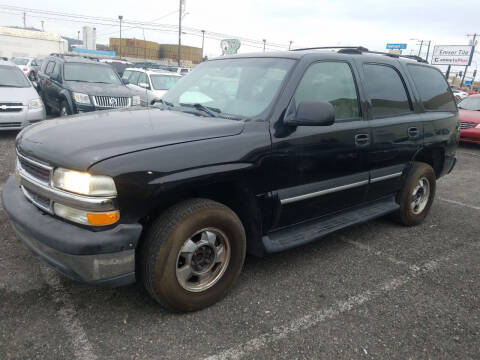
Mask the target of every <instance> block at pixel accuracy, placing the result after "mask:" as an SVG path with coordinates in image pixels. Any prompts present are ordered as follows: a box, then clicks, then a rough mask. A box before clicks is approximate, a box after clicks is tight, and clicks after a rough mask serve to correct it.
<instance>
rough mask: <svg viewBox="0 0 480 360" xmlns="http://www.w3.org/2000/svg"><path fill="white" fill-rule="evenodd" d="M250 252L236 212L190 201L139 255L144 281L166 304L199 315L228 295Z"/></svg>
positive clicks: (154, 229)
mask: <svg viewBox="0 0 480 360" xmlns="http://www.w3.org/2000/svg"><path fill="white" fill-rule="evenodd" d="M245 253H246V239H245V230H244V228H243V225H242V223H241V221H240V219H239V218H238V217H237V215H236V214H235V213H234V212H233V211H232V210H231V209H229V208H228V207H226V206H224V205H222V204H220V203H217V202H215V201H212V200H207V199H191V200H186V201H183V202H181V203H178V204H176V205H174V206H173V207H171V208H170V209H168V210H167V211H165V212H164V213H163V214H162V215H160V216H159V217H158V218H157V219H156V220H155V221H154V222H153V223H152V225H151V226H150V228H149V229H148V230H147V233H146V236H145V238H144V241H143V242H142V244H141V247H140V252H139V261H140V263H139V272H140V277H141V279H142V282H143V285H144V287H145V288H146V290H147V291H148V292H149V294H150V295H151V296H152V297H153V298H154V299H155V300H156V301H157V302H159V303H160V304H162V305H163V306H165V307H167V308H169V309H171V310H175V311H196V310H200V309H203V308H205V307H207V306H209V305H212V304H213V303H215V302H217V301H219V300H220V299H221V298H222V297H223V296H224V295H225V294H226V293H227V291H228V290H229V289H230V288H231V286H232V285H233V284H234V283H235V281H236V280H237V278H238V276H239V275H240V272H241V270H242V267H243V262H244V260H245Z"/></svg>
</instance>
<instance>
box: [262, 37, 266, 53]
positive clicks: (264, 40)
mask: <svg viewBox="0 0 480 360" xmlns="http://www.w3.org/2000/svg"><path fill="white" fill-rule="evenodd" d="M266 43H267V39H263V52H265V44H266Z"/></svg>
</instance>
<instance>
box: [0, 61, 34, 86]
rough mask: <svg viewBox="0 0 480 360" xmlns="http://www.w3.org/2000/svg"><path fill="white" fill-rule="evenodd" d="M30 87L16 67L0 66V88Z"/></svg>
mask: <svg viewBox="0 0 480 360" xmlns="http://www.w3.org/2000/svg"><path fill="white" fill-rule="evenodd" d="M2 86H3V87H19V88H27V87H30V83H29V81H28V80H27V78H26V77H25V75H23V73H22V72H21V71H20V69H19V68H17V67H16V66H15V67H13V66H0V87H2Z"/></svg>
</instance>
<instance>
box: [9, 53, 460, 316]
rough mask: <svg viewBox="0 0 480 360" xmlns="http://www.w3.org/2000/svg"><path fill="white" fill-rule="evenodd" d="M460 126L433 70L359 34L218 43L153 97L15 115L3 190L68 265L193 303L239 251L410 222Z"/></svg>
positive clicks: (225, 278)
mask: <svg viewBox="0 0 480 360" xmlns="http://www.w3.org/2000/svg"><path fill="white" fill-rule="evenodd" d="M458 126H459V122H458V112H457V107H456V104H455V101H454V98H453V95H452V93H451V90H450V88H449V86H448V84H447V82H446V81H445V79H444V76H443V75H442V73H441V72H440V71H439V70H438V69H436V68H434V67H432V66H429V65H427V64H425V63H422V62H420V61H416V60H415V59H413V60H412V59H403V58H399V57H398V56H391V55H390V56H389V55H387V54H385V55H382V54H371V53H370V52H368V51H367V50H366V49H364V48H346V49H340V50H338V49H337V51H331V50H329V51H320V50H303V51H290V52H279V53H267V54H266V53H260V54H251V55H237V56H230V57H222V58H219V59H215V60H211V61H207V62H204V63H202V64H201V65H199V66H198V67H197V68H196V69H195V71H194V72H192V73H191V74H190V75H189V76H188V77H186V78H184V79H182V80H181V81H179V82H178V83H177V84H176V85H175V86H174V87H172V88H171V89H170V91H169V92H168V93H167V94H166V96H165V97H164V98H163V100H162V102H161V103H160V104H158V105H157V106H156V107H152V108H148V109H135V110H134V109H130V110H128V109H127V110H119V111H110V112H101V113H96V114H91V115H84V116H82V118H81V119H80V118H78V119H77V118H75V117H74V118H72V119H70V120H69V121H64V120H59V121H55V122H44V123H40V124H36V125H33V126H30V127H28V128H27V129H25V130H24V131H22V132H21V133H20V134H19V135H18V138H17V141H16V149H17V154H18V157H17V174H18V176H17V178H18V180H17V178H15V177H14V176H12V177H10V179H9V180H8V181H7V183H6V184H5V186H4V188H3V193H2V198H3V206H4V208H5V210H6V212H7V214H8V216H9V218H10V220H11V223H12V225H13V227H14V228H15V230H16V232H17V233H18V235H19V237H20V238H21V239H22V240H23V242H24V243H25V244H26V245H27V246H28V247H29V248H30V249H32V250H33V252H34V253H36V254H37V256H39V257H40V258H42V259H44V260H45V261H46V262H47V263H49V264H51V265H52V266H53V267H55V268H56V269H57V270H59V271H60V272H62V273H64V274H66V275H67V276H69V277H71V278H73V279H77V280H82V281H87V282H90V283H103V284H110V285H124V284H127V283H131V282H134V281H135V280H136V279H138V280H140V281H142V282H143V284H144V286H145V287H146V289H147V290H148V291H149V293H150V294H151V295H152V296H153V297H154V298H155V299H156V300H157V301H158V302H160V303H162V304H164V305H166V306H167V307H169V308H171V309H175V310H180V311H192V310H197V309H200V308H203V307H205V306H208V305H210V304H212V303H214V302H215V301H217V300H219V299H220V298H221V297H222V296H223V295H224V294H225V293H226V291H227V290H228V288H230V286H231V285H232V284H233V283H234V281H235V280H236V279H237V277H238V275H239V273H240V271H241V269H242V266H243V262H244V259H245V254H246V252H247V251H248V252H250V253H252V254H255V255H258V256H261V255H263V254H265V253H272V252H277V251H282V250H285V249H289V248H292V247H295V246H299V245H303V244H306V243H308V242H311V241H313V240H315V239H318V238H319V237H321V236H324V235H325V234H328V233H331V232H333V231H336V230H338V229H341V228H344V227H346V226H350V225H352V224H356V223H360V222H364V221H367V220H370V219H373V218H376V217H379V216H383V215H386V214H390V213H393V214H395V216H396V218H397V219H398V221H400V222H401V223H403V224H405V225H408V226H410V225H416V224H418V223H420V222H421V221H422V220H423V219H424V218H425V216H426V215H427V213H428V211H429V209H430V206H431V205H432V202H433V199H434V195H435V184H436V180H437V179H438V178H440V177H441V176H443V175H445V174H447V173H449V172H450V171H451V170H452V168H453V167H454V164H455V159H456V158H455V151H456V148H457V144H458V140H459V130H458ZM51 139H55V141H51Z"/></svg>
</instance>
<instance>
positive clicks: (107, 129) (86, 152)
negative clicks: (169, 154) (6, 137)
mask: <svg viewBox="0 0 480 360" xmlns="http://www.w3.org/2000/svg"><path fill="white" fill-rule="evenodd" d="M243 127H244V123H243V122H242V121H236V120H227V119H222V118H211V117H203V116H198V115H193V114H188V113H183V112H178V111H168V110H160V109H155V108H149V109H142V108H132V109H122V110H113V111H97V112H95V113H90V114H82V115H76V116H69V117H66V118H61V119H55V120H47V121H44V122H42V123H38V124H35V125H32V126H30V127H28V128H26V129H25V130H24V131H22V132H21V133H20V134H19V135H18V137H17V149H18V151H19V152H20V153H21V154H23V155H26V156H29V157H32V158H35V159H37V160H40V161H44V162H46V163H49V164H51V165H54V166H61V167H65V168H70V169H74V170H80V171H86V170H88V168H89V167H90V166H92V165H93V164H95V163H97V162H99V161H102V160H104V159H108V158H111V157H115V156H118V155H122V154H126V153H131V152H135V151H141V150H145V149H150V148H156V147H161V146H167V145H173V144H179V143H185V142H191V141H198V140H204V139H211V138H218V137H224V136H232V135H236V134H239V133H241V132H242V130H243Z"/></svg>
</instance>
